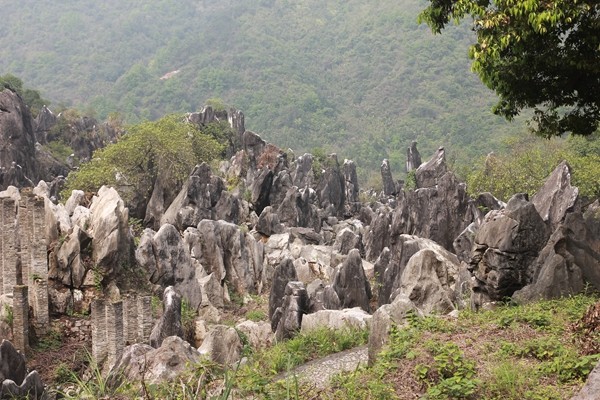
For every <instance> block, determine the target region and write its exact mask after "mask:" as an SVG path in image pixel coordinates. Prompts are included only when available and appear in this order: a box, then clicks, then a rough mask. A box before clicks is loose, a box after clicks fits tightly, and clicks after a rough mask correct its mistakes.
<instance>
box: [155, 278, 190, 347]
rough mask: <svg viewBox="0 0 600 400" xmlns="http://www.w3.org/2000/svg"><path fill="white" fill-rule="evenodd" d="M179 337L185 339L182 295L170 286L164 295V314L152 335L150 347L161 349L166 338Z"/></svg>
mask: <svg viewBox="0 0 600 400" xmlns="http://www.w3.org/2000/svg"><path fill="white" fill-rule="evenodd" d="M169 336H179V337H180V338H183V327H182V325H181V295H180V294H179V293H177V292H176V291H175V289H173V287H172V286H169V287H167V288H166V289H165V292H164V295H163V314H162V316H161V317H160V319H159V320H158V322H157V324H156V325H155V326H154V328H153V329H152V333H151V334H150V346H152V347H154V348H155V349H157V348H159V347H160V346H161V345H162V343H163V341H164V340H165V338H167V337H169Z"/></svg>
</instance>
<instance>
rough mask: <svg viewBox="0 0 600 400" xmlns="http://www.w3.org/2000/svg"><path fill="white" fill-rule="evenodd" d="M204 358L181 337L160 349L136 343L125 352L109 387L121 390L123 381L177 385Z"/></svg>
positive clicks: (171, 338) (173, 339)
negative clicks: (178, 378)
mask: <svg viewBox="0 0 600 400" xmlns="http://www.w3.org/2000/svg"><path fill="white" fill-rule="evenodd" d="M201 358H202V357H201V355H200V353H199V352H198V351H197V350H196V349H194V348H193V347H192V346H191V345H190V344H189V343H188V342H186V341H184V340H183V339H181V338H180V337H177V336H169V337H166V338H164V340H163V341H162V344H161V345H160V347H158V348H152V347H151V346H148V345H146V344H140V343H136V344H133V345H131V346H127V347H126V348H125V349H124V351H123V355H122V356H121V358H120V359H119V360H118V361H117V363H116V364H115V366H114V367H113V368H112V370H111V372H110V374H109V380H108V384H109V385H110V386H112V387H117V386H118V385H119V384H120V383H121V382H123V380H126V381H129V382H141V381H142V380H143V381H144V382H145V383H146V384H159V383H164V382H168V381H173V380H174V379H176V378H177V377H178V376H179V375H181V374H182V373H184V372H186V371H187V370H188V368H189V366H190V365H193V364H195V363H198V362H200V360H201Z"/></svg>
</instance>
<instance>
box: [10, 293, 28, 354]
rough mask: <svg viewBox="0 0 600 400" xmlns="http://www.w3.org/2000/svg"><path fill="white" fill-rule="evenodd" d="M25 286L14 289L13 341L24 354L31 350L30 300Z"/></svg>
mask: <svg viewBox="0 0 600 400" xmlns="http://www.w3.org/2000/svg"><path fill="white" fill-rule="evenodd" d="M27 291H28V288H27V286H25V285H17V286H14V287H13V326H12V330H13V340H14V344H15V347H16V348H17V349H18V350H21V351H22V352H25V351H27V349H28V348H29V300H28V298H27Z"/></svg>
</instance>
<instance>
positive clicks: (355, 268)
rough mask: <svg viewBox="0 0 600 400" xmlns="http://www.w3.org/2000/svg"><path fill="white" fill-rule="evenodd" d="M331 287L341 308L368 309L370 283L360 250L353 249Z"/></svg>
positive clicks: (367, 310)
mask: <svg viewBox="0 0 600 400" xmlns="http://www.w3.org/2000/svg"><path fill="white" fill-rule="evenodd" d="M333 289H334V290H335V292H336V293H337V295H338V297H339V299H340V303H341V304H340V306H341V308H353V307H360V308H362V309H363V310H365V311H366V312H369V311H370V307H369V301H370V300H371V285H369V281H368V280H367V277H366V275H365V271H364V269H363V266H362V259H361V258H360V252H359V251H358V250H357V249H353V250H352V251H350V253H349V254H348V258H347V259H346V261H344V263H343V264H342V266H341V267H340V269H339V270H338V272H337V273H336V274H335V278H334V280H333Z"/></svg>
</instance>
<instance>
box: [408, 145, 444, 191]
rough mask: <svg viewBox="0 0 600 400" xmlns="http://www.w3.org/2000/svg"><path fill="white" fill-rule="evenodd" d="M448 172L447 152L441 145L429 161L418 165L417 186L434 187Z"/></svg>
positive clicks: (416, 172)
mask: <svg viewBox="0 0 600 400" xmlns="http://www.w3.org/2000/svg"><path fill="white" fill-rule="evenodd" d="M447 172H448V166H447V165H446V152H445V150H444V148H443V147H440V148H439V149H438V150H437V152H436V153H435V155H434V156H433V157H431V159H430V160H429V161H427V162H426V163H424V164H421V165H420V166H419V167H417V169H416V171H415V179H416V181H417V188H431V187H434V186H435V185H437V184H438V180H439V179H440V178H441V177H442V176H444V175H446V173H447Z"/></svg>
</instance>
